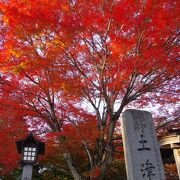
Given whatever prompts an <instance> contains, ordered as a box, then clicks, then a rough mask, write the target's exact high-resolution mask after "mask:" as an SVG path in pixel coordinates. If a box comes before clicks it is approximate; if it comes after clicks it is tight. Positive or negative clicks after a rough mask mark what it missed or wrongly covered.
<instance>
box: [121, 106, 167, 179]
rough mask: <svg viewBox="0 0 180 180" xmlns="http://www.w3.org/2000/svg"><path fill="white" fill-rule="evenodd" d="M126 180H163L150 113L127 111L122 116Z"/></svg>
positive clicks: (162, 170)
mask: <svg viewBox="0 0 180 180" xmlns="http://www.w3.org/2000/svg"><path fill="white" fill-rule="evenodd" d="M122 137H123V146H124V153H125V162H126V172H127V179H128V180H165V175H164V168H163V164H162V159H161V155H160V148H159V144H158V140H157V137H156V133H155V128H154V124H153V120H152V115H151V113H149V112H147V111H139V110H133V109H128V110H126V111H125V112H124V113H123V115H122Z"/></svg>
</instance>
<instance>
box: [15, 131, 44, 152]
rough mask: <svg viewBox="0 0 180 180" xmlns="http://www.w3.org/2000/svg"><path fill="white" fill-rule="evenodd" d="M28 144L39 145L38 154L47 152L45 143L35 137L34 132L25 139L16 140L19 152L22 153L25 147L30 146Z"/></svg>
mask: <svg viewBox="0 0 180 180" xmlns="http://www.w3.org/2000/svg"><path fill="white" fill-rule="evenodd" d="M28 145H30V146H32V145H35V146H37V147H38V154H41V155H44V154H45V143H44V142H42V141H40V140H37V139H35V138H34V136H33V134H32V133H30V134H29V135H28V136H27V137H26V138H25V139H19V140H18V141H16V147H17V150H18V153H19V154H21V153H22V149H23V147H25V146H28Z"/></svg>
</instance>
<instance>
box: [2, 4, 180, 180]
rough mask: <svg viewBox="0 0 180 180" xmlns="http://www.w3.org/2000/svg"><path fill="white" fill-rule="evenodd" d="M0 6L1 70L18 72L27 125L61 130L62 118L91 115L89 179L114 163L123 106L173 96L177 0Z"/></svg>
mask: <svg viewBox="0 0 180 180" xmlns="http://www.w3.org/2000/svg"><path fill="white" fill-rule="evenodd" d="M0 12H1V27H0V28H1V34H2V35H1V36H2V41H1V44H0V46H1V48H0V51H1V60H0V61H1V64H2V65H3V66H2V68H1V72H2V73H3V74H6V73H7V71H10V72H12V73H13V76H15V77H16V78H17V82H18V84H19V85H18V86H16V88H15V89H14V91H16V95H17V100H18V101H19V102H20V103H21V105H22V106H23V107H24V108H25V109H26V110H28V112H29V114H27V115H26V117H25V119H27V121H28V122H30V123H31V124H32V128H34V129H36V130H38V129H39V130H41V131H42V132H47V131H53V132H60V131H61V129H62V126H63V123H65V122H66V121H69V122H73V123H75V124H76V122H77V121H78V120H79V119H83V120H84V121H85V120H86V118H88V117H89V116H91V115H92V116H95V118H96V122H97V131H98V137H96V140H95V142H96V145H95V147H94V148H96V149H97V151H96V153H95V154H93V153H89V154H88V155H87V157H88V161H89V164H90V170H94V169H97V167H98V169H99V171H98V172H99V173H98V175H97V173H96V175H97V177H94V176H93V177H92V179H95V178H98V179H103V178H104V176H105V171H106V169H107V167H108V165H109V164H111V162H112V161H113V158H114V145H115V144H114V141H115V139H116V138H117V137H116V138H115V137H114V136H115V134H116V133H115V132H116V131H115V129H116V127H117V122H118V119H119V116H120V115H121V113H122V111H123V109H124V108H126V107H127V106H130V105H131V106H132V105H136V106H138V105H140V106H143V107H144V106H145V105H147V104H148V103H150V102H151V103H156V104H157V103H159V104H160V105H161V107H162V106H163V105H164V104H167V101H168V103H169V104H170V105H171V104H175V103H176V102H177V101H178V94H177V82H178V70H179V63H178V35H179V32H178V22H179V2H178V1H176V0H174V1H171V0H158V1H157V0H147V1H141V0H139V1H136V0H121V1H118V0H108V1H107V0H101V1H100V0H92V1H88V2H87V1H85V0H80V1H63V0H53V1H49V0H43V1H42V0H37V1H31V0H25V1H24V0H20V1H18V2H17V1H15V0H8V1H2V2H1V11H0ZM10 83H11V82H10ZM162 98H163V99H162ZM172 101H173V102H172ZM90 106H91V108H90ZM85 107H86V108H85ZM87 107H88V108H87ZM92 119H94V117H93V118H92ZM88 128H89V127H87V129H88ZM85 151H86V152H88V151H89V149H88V148H85ZM64 157H65V159H66V161H67V163H68V165H69V167H70V169H71V171H72V174H73V176H74V178H75V179H81V178H82V176H81V175H80V174H79V173H78V171H77V168H76V167H75V166H73V163H71V162H72V159H71V156H70V154H69V153H68V152H64Z"/></svg>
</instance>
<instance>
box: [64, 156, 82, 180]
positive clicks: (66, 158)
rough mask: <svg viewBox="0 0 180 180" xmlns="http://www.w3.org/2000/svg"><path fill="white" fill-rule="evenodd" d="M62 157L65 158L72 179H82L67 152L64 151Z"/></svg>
mask: <svg viewBox="0 0 180 180" xmlns="http://www.w3.org/2000/svg"><path fill="white" fill-rule="evenodd" d="M63 155H64V159H65V160H66V162H67V164H68V166H69V168H70V170H71V172H72V175H73V177H74V180H83V178H82V176H81V175H80V173H79V172H78V170H77V168H76V167H75V166H74V164H73V160H72V158H71V155H70V154H69V153H64V154H63Z"/></svg>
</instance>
